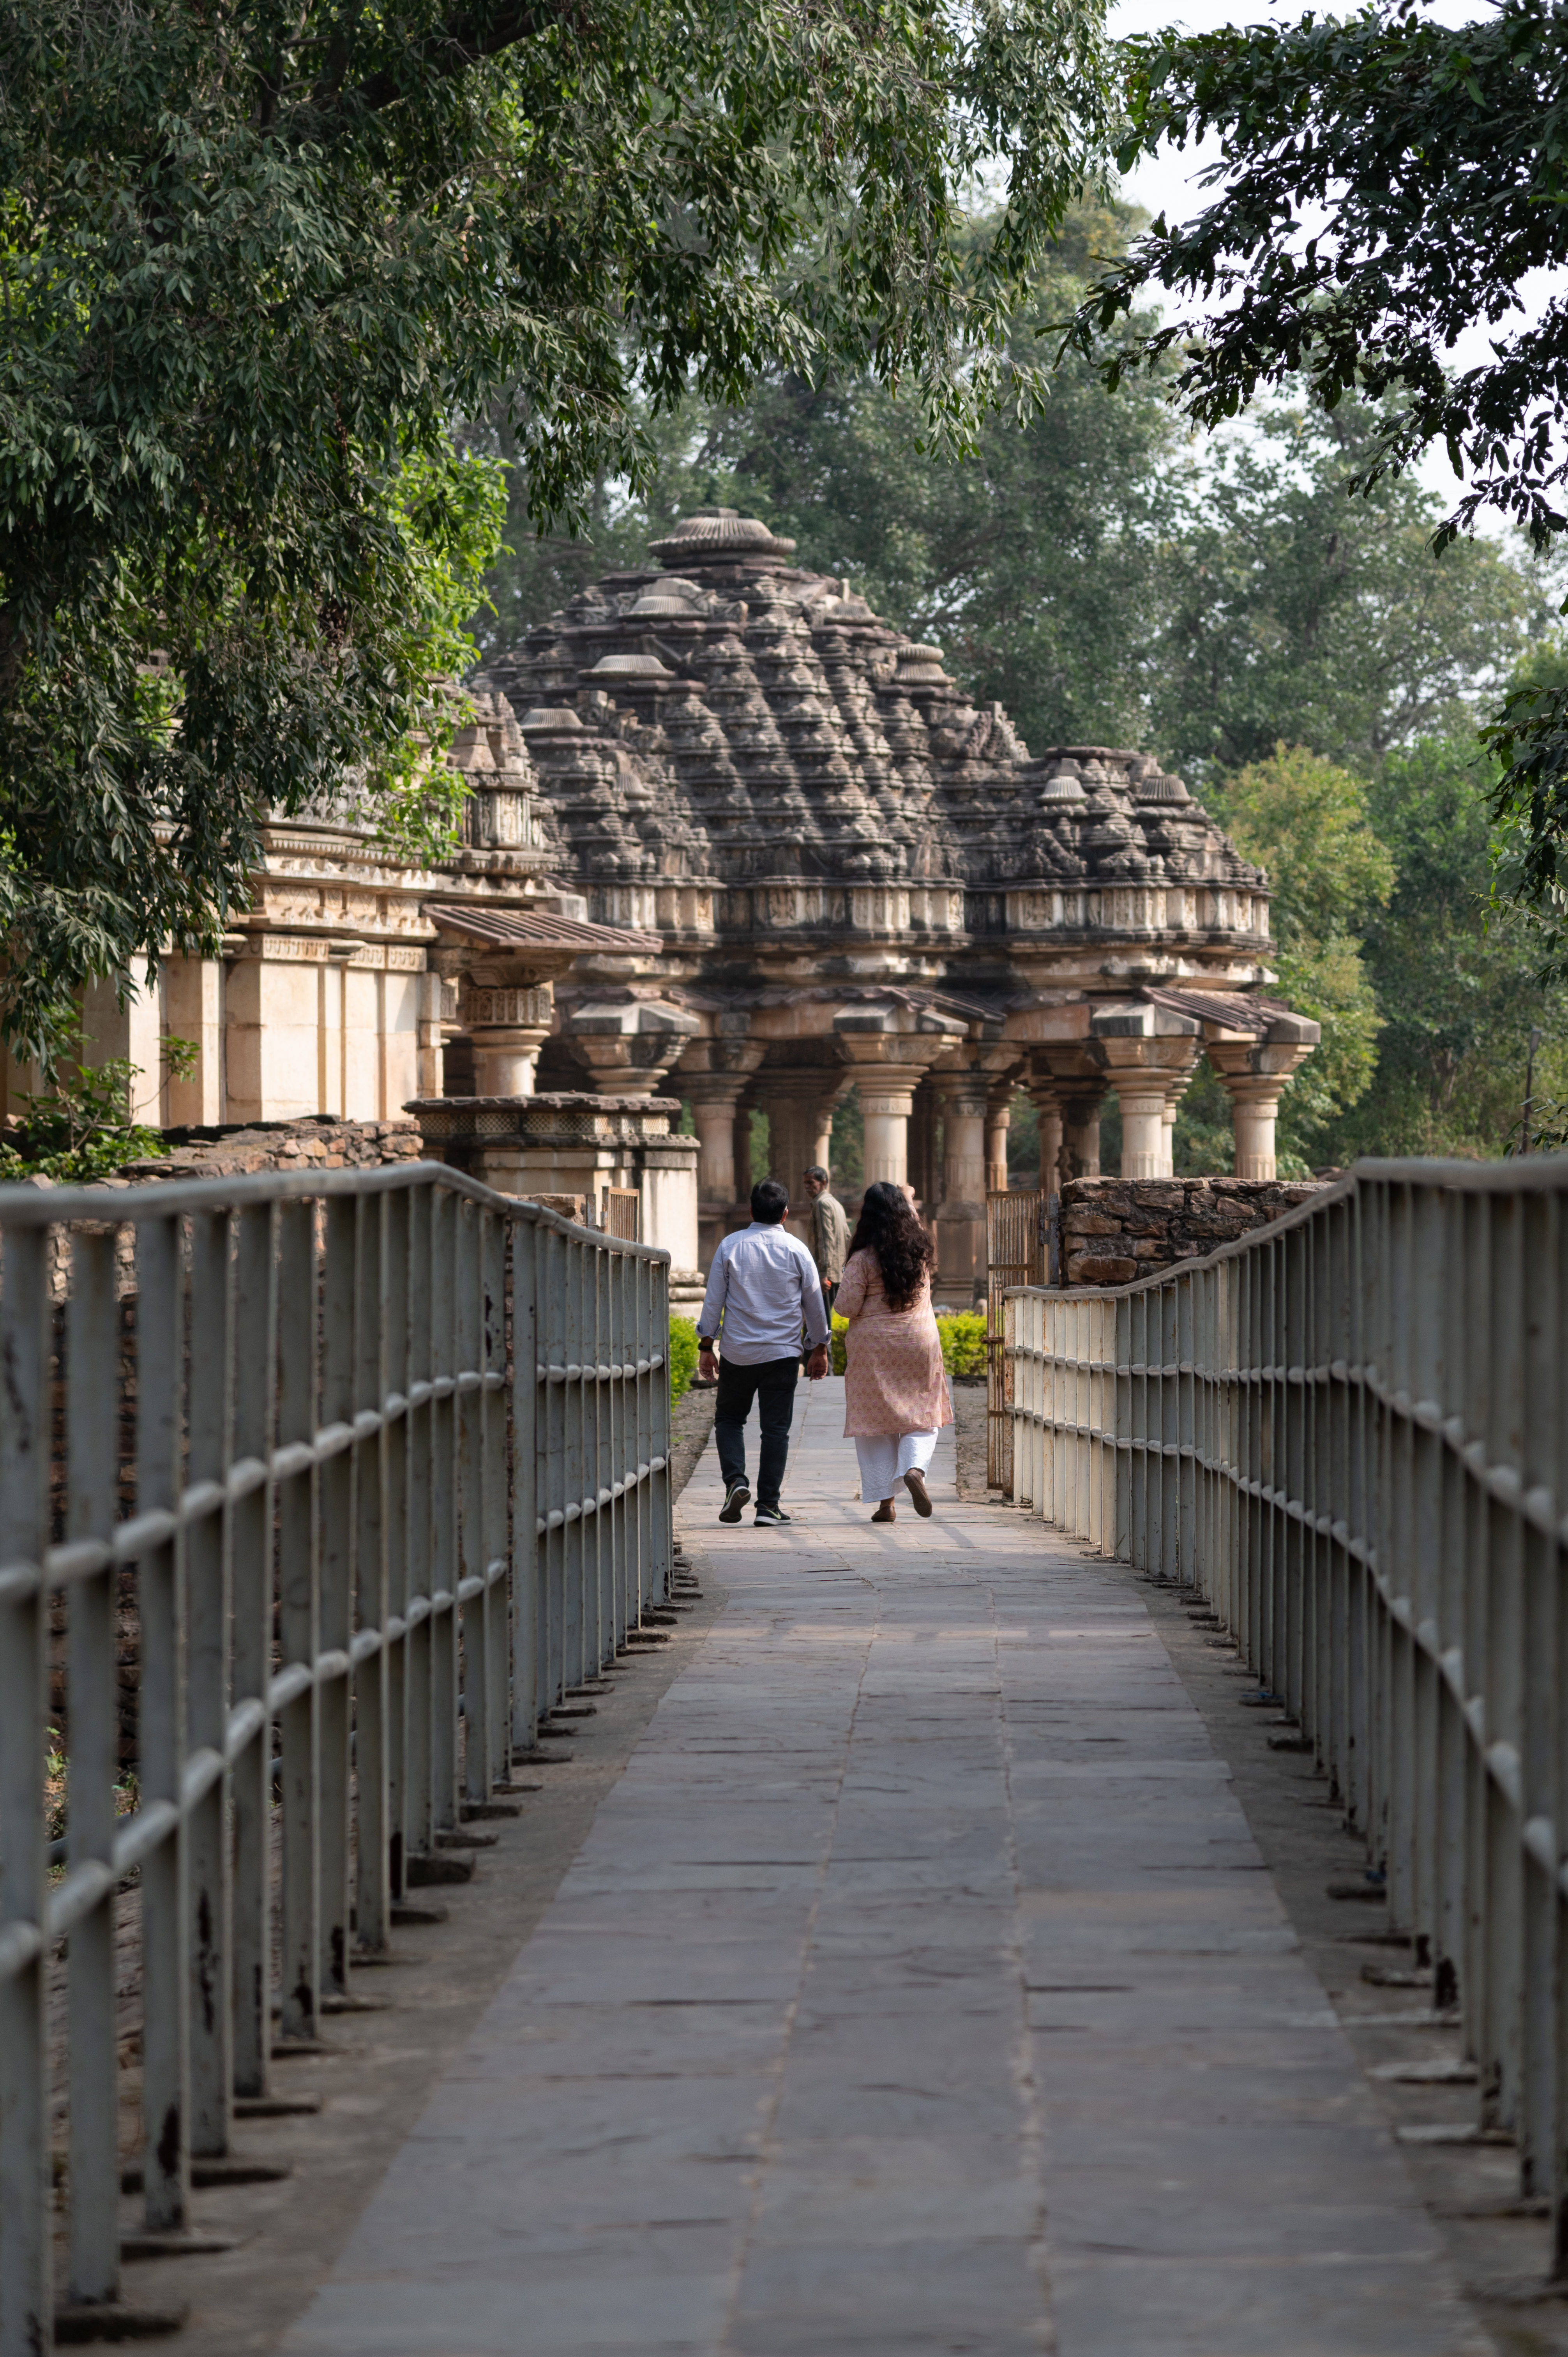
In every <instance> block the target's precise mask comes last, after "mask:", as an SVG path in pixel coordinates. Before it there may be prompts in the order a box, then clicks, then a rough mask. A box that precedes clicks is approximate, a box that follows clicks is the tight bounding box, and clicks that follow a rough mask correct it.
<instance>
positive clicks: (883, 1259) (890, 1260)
mask: <svg viewBox="0 0 1568 2357" xmlns="http://www.w3.org/2000/svg"><path fill="white" fill-rule="evenodd" d="M849 1248H850V1251H851V1252H852V1253H857V1252H869V1253H875V1255H876V1265H877V1267H878V1268H879V1269H880V1270H881V1272H882V1290H883V1292H884V1293H885V1294H886V1297H887V1307H888V1308H889V1309H908V1308H911V1307H912V1306H913V1304H914V1302H915V1300H916V1299H917V1297H918V1294H919V1290H920V1279H921V1277H922V1275H924V1274H925V1272H926V1271H927V1270H928V1269H931V1270H934V1269H935V1267H936V1265H937V1248H936V1246H935V1244H933V1243H932V1242H931V1240H930V1238H929V1235H928V1234H927V1233H926V1231H925V1230H924V1228H923V1227H922V1226H921V1225H920V1222H919V1221H918V1219H917V1218H916V1216H915V1207H914V1205H913V1204H912V1203H911V1202H910V1200H909V1198H908V1195H906V1194H905V1192H904V1189H902V1187H895V1186H894V1185H893V1184H892V1182H891V1180H889V1179H876V1180H875V1182H874V1183H873V1184H872V1185H871V1186H869V1187H868V1188H867V1189H866V1190H865V1200H864V1202H863V1203H862V1204H861V1207H860V1217H859V1219H858V1220H857V1221H856V1222H855V1227H854V1235H853V1236H851V1238H850V1240H849Z"/></svg>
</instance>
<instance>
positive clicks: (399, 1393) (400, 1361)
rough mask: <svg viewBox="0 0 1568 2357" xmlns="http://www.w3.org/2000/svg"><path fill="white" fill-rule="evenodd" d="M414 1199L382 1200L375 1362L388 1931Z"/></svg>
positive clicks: (403, 1736)
mask: <svg viewBox="0 0 1568 2357" xmlns="http://www.w3.org/2000/svg"><path fill="white" fill-rule="evenodd" d="M418 1201H419V1197H418V1196H416V1195H413V1194H409V1193H407V1192H402V1191H400V1192H399V1193H397V1194H392V1195H388V1196H387V1197H386V1198H385V1200H384V1205H383V1210H384V1219H383V1222H382V1227H381V1302H382V1312H381V1336H380V1343H381V1350H380V1361H379V1370H378V1373H377V1382H378V1383H379V1385H380V1387H381V1402H382V1405H383V1407H384V1409H385V1413H386V1421H385V1423H384V1424H383V1426H382V1429H381V1497H382V1501H383V1505H382V1512H383V1514H384V1516H385V1522H384V1525H383V1527H384V1533H385V1545H384V1555H385V1562H386V1619H385V1620H384V1622H383V1623H382V1626H383V1627H384V1628H385V1630H386V1631H387V1640H388V1641H387V1649H386V1663H387V1676H386V1779H387V1781H386V1795H387V1798H386V1809H387V1900H388V1914H387V1928H388V1933H389V1935H390V1932H391V1924H392V1916H391V1910H392V1905H393V1904H394V1903H395V1902H396V1901H397V1900H400V1899H402V1897H403V1893H404V1891H405V1890H406V1889H407V1887H408V1856H409V1852H410V1850H411V1848H412V1847H413V1839H412V1834H411V1830H410V1828H411V1824H412V1815H411V1812H412V1807H413V1803H412V1798H411V1781H412V1774H413V1770H412V1767H411V1764H410V1758H409V1745H410V1739H411V1738H410V1725H411V1714H412V1710H413V1691H414V1680H413V1672H412V1669H411V1661H412V1654H413V1636H412V1635H411V1632H410V1631H409V1627H408V1609H409V1605H410V1602H411V1600H412V1598H413V1596H414V1595H415V1593H416V1592H417V1589H416V1586H415V1584H414V1583H415V1580H416V1577H417V1566H418V1564H419V1562H420V1560H421V1556H420V1550H419V1547H418V1544H417V1543H416V1540H415V1536H414V1519H413V1516H414V1505H413V1441H412V1437H411V1426H412V1424H413V1408H412V1406H411V1405H410V1403H409V1396H408V1387H409V1383H410V1380H411V1372H410V1371H411V1366H412V1356H413V1354H412V1329H411V1327H410V1322H409V1320H410V1305H411V1296H410V1285H411V1282H412V1270H413V1221H414V1218H415V1214H416V1207H417V1204H418Z"/></svg>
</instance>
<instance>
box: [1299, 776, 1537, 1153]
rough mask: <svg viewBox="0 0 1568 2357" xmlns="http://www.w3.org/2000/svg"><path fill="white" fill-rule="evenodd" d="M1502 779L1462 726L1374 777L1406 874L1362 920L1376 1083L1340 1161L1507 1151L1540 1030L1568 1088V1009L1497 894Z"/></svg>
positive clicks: (1372, 810) (1383, 818) (1382, 819)
mask: <svg viewBox="0 0 1568 2357" xmlns="http://www.w3.org/2000/svg"><path fill="white" fill-rule="evenodd" d="M1495 775H1496V772H1495V769H1494V765H1493V764H1492V763H1491V762H1490V761H1489V760H1488V759H1487V758H1486V756H1485V755H1484V754H1482V753H1481V752H1480V751H1479V750H1478V748H1477V745H1476V742H1475V739H1474V737H1473V736H1471V737H1466V735H1464V734H1463V733H1461V732H1457V731H1456V732H1455V734H1454V735H1451V736H1448V737H1423V738H1420V739H1418V740H1417V741H1416V742H1415V743H1414V744H1413V745H1411V746H1409V747H1404V748H1399V749H1398V750H1396V751H1394V752H1392V753H1391V754H1390V755H1389V756H1388V757H1387V759H1385V760H1384V761H1383V762H1382V764H1381V765H1380V769H1379V770H1378V772H1377V773H1376V775H1375V776H1374V777H1373V779H1372V781H1371V784H1370V786H1369V791H1368V797H1367V801H1368V812H1369V817H1370V820H1371V823H1372V824H1373V826H1374V827H1375V828H1376V830H1377V832H1378V834H1379V835H1380V838H1381V839H1382V841H1383V842H1384V843H1385V844H1387V845H1388V846H1389V850H1390V852H1391V856H1392V858H1393V862H1394V866H1395V867H1396V869H1397V871H1398V881H1397V883H1396V884H1395V886H1394V889H1393V892H1392V894H1391V898H1390V899H1389V900H1388V901H1387V903H1386V904H1385V905H1383V906H1380V907H1377V908H1374V909H1372V910H1371V911H1370V912H1369V916H1368V919H1367V921H1366V926H1365V939H1364V944H1363V954H1364V958H1365V963H1366V970H1367V974H1368V976H1369V980H1370V983H1371V985H1372V989H1373V992H1374V994H1375V996H1376V998H1377V1002H1378V1006H1379V1008H1380V1012H1381V1015H1382V1017H1383V1029H1382V1032H1381V1035H1380V1039H1379V1042H1378V1069H1377V1078H1376V1083H1375V1087H1374V1089H1373V1090H1372V1091H1371V1092H1369V1094H1368V1095H1367V1096H1366V1097H1365V1098H1363V1099H1362V1100H1361V1102H1360V1103H1359V1104H1357V1105H1356V1106H1355V1107H1354V1108H1353V1109H1351V1110H1350V1111H1349V1112H1348V1114H1346V1115H1345V1116H1344V1117H1343V1118H1342V1119H1341V1120H1340V1121H1339V1122H1338V1123H1337V1125H1336V1127H1335V1130H1334V1132H1333V1149H1332V1150H1333V1152H1334V1156H1335V1158H1336V1160H1338V1161H1348V1160H1350V1159H1352V1158H1353V1157H1354V1156H1355V1155H1357V1154H1359V1153H1375V1154H1482V1155H1493V1154H1498V1153H1500V1152H1502V1150H1503V1148H1504V1146H1505V1144H1506V1142H1507V1140H1508V1137H1509V1132H1510V1130H1511V1129H1512V1127H1513V1125H1514V1124H1515V1123H1516V1122H1517V1120H1518V1118H1519V1114H1520V1104H1521V1102H1522V1100H1523V1096H1524V1086H1525V1062H1526V1057H1527V1053H1528V1048H1529V1040H1530V1031H1531V1029H1532V1028H1535V1027H1536V1026H1540V1027H1541V1029H1542V1031H1543V1032H1544V1034H1545V1045H1544V1048H1543V1051H1542V1055H1541V1065H1540V1071H1541V1088H1542V1091H1543V1092H1545V1093H1549V1094H1554V1095H1557V1096H1562V1095H1563V1094H1564V1093H1565V1090H1564V1085H1563V1084H1564V1082H1568V1021H1565V1016H1568V1004H1565V1001H1564V996H1563V992H1562V991H1561V990H1560V989H1556V988H1552V989H1546V990H1543V989H1542V988H1541V985H1540V983H1539V981H1538V972H1537V970H1538V967H1539V963H1540V960H1539V955H1538V952H1537V946H1536V943H1535V942H1534V941H1533V939H1532V938H1531V931H1530V927H1529V925H1528V924H1527V923H1526V922H1525V921H1524V920H1523V919H1522V917H1521V916H1520V912H1519V911H1518V910H1517V909H1512V908H1510V907H1509V906H1507V905H1498V904H1497V903H1496V902H1495V901H1494V900H1493V899H1492V895H1491V891H1490V875H1489V866H1490V842H1489V828H1488V823H1487V803H1488V797H1489V793H1490V791H1491V788H1492V786H1493V783H1494V780H1495Z"/></svg>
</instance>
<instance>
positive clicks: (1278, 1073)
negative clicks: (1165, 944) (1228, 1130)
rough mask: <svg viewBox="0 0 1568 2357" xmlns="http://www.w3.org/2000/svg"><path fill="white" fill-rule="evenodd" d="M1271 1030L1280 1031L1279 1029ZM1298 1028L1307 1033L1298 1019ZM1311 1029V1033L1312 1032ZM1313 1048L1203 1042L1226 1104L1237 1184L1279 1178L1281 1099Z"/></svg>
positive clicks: (1302, 1043) (1293, 1043) (1300, 1043)
mask: <svg viewBox="0 0 1568 2357" xmlns="http://www.w3.org/2000/svg"><path fill="white" fill-rule="evenodd" d="M1276 1028H1280V1029H1283V1028H1284V1027H1283V1024H1280V1025H1277V1026H1276ZM1297 1028H1299V1029H1301V1030H1304V1031H1305V1029H1306V1028H1307V1026H1306V1024H1305V1020H1304V1019H1302V1018H1297ZM1311 1028H1312V1029H1314V1030H1316V1028H1317V1027H1316V1025H1313V1026H1312V1027H1311ZM1315 1045H1316V1041H1315V1040H1311V1039H1283V1040H1275V1041H1270V1040H1268V1039H1260V1040H1255V1041H1254V1040H1239V1039H1236V1040H1232V1039H1225V1040H1216V1039H1210V1040H1209V1041H1208V1046H1207V1049H1206V1052H1207V1054H1208V1060H1209V1062H1210V1063H1211V1064H1212V1065H1213V1067H1214V1069H1215V1071H1217V1072H1218V1073H1219V1078H1220V1081H1221V1082H1222V1083H1223V1084H1224V1088H1225V1092H1226V1094H1227V1095H1228V1096H1229V1097H1230V1119H1231V1124H1232V1126H1233V1128H1234V1131H1235V1135H1236V1176H1237V1178H1238V1179H1273V1178H1276V1177H1277V1176H1278V1168H1279V1167H1278V1163H1277V1161H1276V1158H1275V1149H1274V1124H1275V1122H1276V1120H1277V1118H1278V1115H1279V1109H1280V1095H1281V1092H1282V1091H1283V1088H1284V1084H1285V1082H1287V1081H1288V1080H1289V1079H1290V1076H1291V1074H1292V1073H1293V1072H1294V1071H1295V1070H1296V1067H1297V1066H1298V1065H1299V1064H1302V1063H1304V1062H1305V1060H1306V1058H1307V1057H1308V1056H1310V1055H1311V1053H1312V1050H1313V1048H1314V1046H1315Z"/></svg>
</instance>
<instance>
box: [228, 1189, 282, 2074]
mask: <svg viewBox="0 0 1568 2357" xmlns="http://www.w3.org/2000/svg"><path fill="white" fill-rule="evenodd" d="M277 1257H278V1237H277V1214H276V1212H275V1211H274V1207H273V1206H272V1205H271V1204H259V1205H256V1206H254V1207H253V1208H247V1209H246V1210H243V1211H241V1212H240V1214H239V1218H238V1222H237V1229H236V1235H235V1245H234V1333H235V1338H236V1349H235V1352H234V1420H233V1431H232V1440H231V1447H232V1449H233V1452H234V1458H235V1461H236V1463H240V1464H245V1465H247V1466H248V1467H249V1468H251V1469H252V1470H255V1471H259V1470H260V1469H261V1468H263V1467H264V1466H268V1465H270V1463H271V1460H272V1453H273V1446H274V1437H275V1400H276V1392H275V1376H276V1372H277V1362H278V1330H277V1317H278V1289H277ZM241 1343H242V1344H243V1347H242V1348H241V1347H239V1345H240V1344H241ZM273 1510H274V1489H273V1484H272V1480H271V1477H270V1475H267V1476H266V1477H264V1478H263V1479H262V1480H256V1481H254V1482H253V1484H252V1487H251V1488H249V1489H247V1490H246V1491H245V1492H244V1494H243V1496H242V1497H240V1498H238V1499H233V1498H231V1501H230V1502H229V1504H228V1506H227V1508H226V1510H225V1511H226V1516H227V1523H228V1532H227V1537H228V1546H229V1567H230V1592H231V1602H232V1610H233V1624H232V1640H231V1641H232V1645H233V1661H232V1676H233V1686H234V1694H235V1696H236V1698H237V1699H238V1700H242V1701H245V1702H250V1703H254V1704H255V1705H256V1706H257V1711H256V1725H255V1727H254V1731H253V1732H252V1734H251V1736H250V1737H249V1738H248V1739H247V1741H246V1743H245V1746H244V1748H243V1749H242V1751H241V1753H240V1755H239V1757H238V1759H237V1760H235V1762H234V1766H233V1771H232V1784H231V1792H232V1801H233V1811H234V1824H233V1837H234V1868H233V1874H234V1880H233V1903H232V1911H231V1937H232V1942H233V1956H234V1968H233V1977H232V1981H231V1996H232V2004H233V2039H234V2093H236V2094H237V2095H252V2096H258V2095H264V2094H265V2093H266V2092H267V2087H268V2083H269V2079H270V2074H271V2068H272V2040H273V2012H272V1998H273V1859H272V1816H273V1721H272V1714H271V1712H270V1711H269V1710H268V1709H267V1707H266V1692H267V1686H268V1683H269V1681H270V1679H271V1676H272V1667H273Z"/></svg>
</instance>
